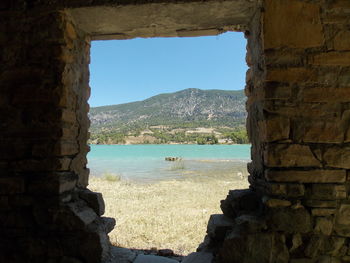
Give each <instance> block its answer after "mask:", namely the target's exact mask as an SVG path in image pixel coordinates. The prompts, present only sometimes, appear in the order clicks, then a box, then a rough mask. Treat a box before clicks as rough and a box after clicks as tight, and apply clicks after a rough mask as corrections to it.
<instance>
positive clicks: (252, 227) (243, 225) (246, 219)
mask: <svg viewBox="0 0 350 263" xmlns="http://www.w3.org/2000/svg"><path fill="white" fill-rule="evenodd" d="M235 223H236V230H237V229H238V230H239V232H240V233H246V234H247V233H252V234H254V233H259V232H261V231H262V230H266V229H267V226H266V222H265V218H264V217H259V216H256V215H241V216H239V217H237V218H236V219H235Z"/></svg>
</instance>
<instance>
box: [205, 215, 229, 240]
mask: <svg viewBox="0 0 350 263" xmlns="http://www.w3.org/2000/svg"><path fill="white" fill-rule="evenodd" d="M233 225H234V221H233V220H232V219H230V218H228V217H226V216H225V215H220V214H215V215H211V216H210V218H209V222H208V227H207V233H208V235H209V236H210V237H211V238H212V239H214V240H216V241H222V240H224V239H225V236H226V233H227V232H228V231H229V230H230V229H231V228H232V227H233Z"/></svg>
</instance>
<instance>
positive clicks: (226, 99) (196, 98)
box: [89, 89, 246, 138]
mask: <svg viewBox="0 0 350 263" xmlns="http://www.w3.org/2000/svg"><path fill="white" fill-rule="evenodd" d="M245 101H246V97H245V95H244V92H243V90H238V91H228V90H200V89H185V90H181V91H178V92H174V93H166V94H159V95H156V96H154V97H151V98H148V99H146V100H143V101H137V102H131V103H126V104H119V105H111V106H102V107H95V108H91V110H90V113H89V117H90V120H91V129H90V130H91V134H92V138H95V137H96V135H97V134H102V133H104V134H108V133H109V134H111V133H114V134H115V133H119V134H121V135H124V136H126V135H130V134H134V133H137V134H139V133H140V132H141V131H142V130H145V129H146V130H147V129H148V130H149V129H150V128H157V127H158V128H159V127H162V128H163V129H164V127H166V128H167V129H168V130H169V132H170V130H173V129H177V128H184V129H186V128H187V129H189V128H191V129H193V128H199V127H207V128H209V127H216V128H217V127H226V128H237V127H242V126H243V125H244V124H245V119H246V110H245ZM150 132H152V131H150ZM173 133H174V132H173Z"/></svg>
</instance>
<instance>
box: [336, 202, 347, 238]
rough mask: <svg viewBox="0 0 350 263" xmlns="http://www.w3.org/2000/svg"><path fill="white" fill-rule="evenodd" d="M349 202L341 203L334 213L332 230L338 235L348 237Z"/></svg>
mask: <svg viewBox="0 0 350 263" xmlns="http://www.w3.org/2000/svg"><path fill="white" fill-rule="evenodd" d="M349 218H350V204H341V205H340V207H339V209H338V210H337V213H336V215H335V220H334V222H335V225H334V230H335V232H336V233H337V234H338V235H340V236H346V237H350V220H349Z"/></svg>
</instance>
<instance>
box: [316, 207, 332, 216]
mask: <svg viewBox="0 0 350 263" xmlns="http://www.w3.org/2000/svg"><path fill="white" fill-rule="evenodd" d="M335 213H336V209H335V208H313V209H312V210H311V214H312V215H313V216H331V215H334V214H335Z"/></svg>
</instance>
